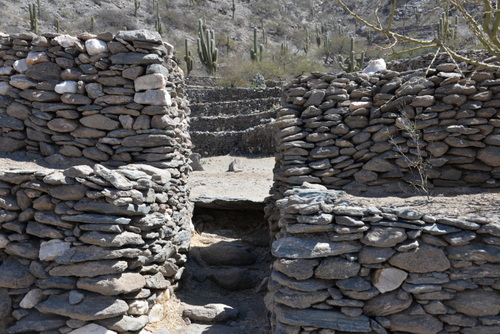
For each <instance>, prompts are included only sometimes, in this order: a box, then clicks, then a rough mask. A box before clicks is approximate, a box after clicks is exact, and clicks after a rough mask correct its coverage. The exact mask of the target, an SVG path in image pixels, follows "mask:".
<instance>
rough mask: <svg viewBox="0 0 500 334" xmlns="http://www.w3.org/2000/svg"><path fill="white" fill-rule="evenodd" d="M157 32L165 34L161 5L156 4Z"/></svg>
mask: <svg viewBox="0 0 500 334" xmlns="http://www.w3.org/2000/svg"><path fill="white" fill-rule="evenodd" d="M155 29H156V31H157V32H158V33H159V34H160V35H162V34H163V25H162V24H161V16H160V3H159V2H156V22H155Z"/></svg>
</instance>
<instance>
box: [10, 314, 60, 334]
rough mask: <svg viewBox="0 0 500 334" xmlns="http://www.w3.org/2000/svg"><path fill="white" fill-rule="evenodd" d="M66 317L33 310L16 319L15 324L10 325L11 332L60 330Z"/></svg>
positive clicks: (13, 333) (12, 333)
mask: <svg viewBox="0 0 500 334" xmlns="http://www.w3.org/2000/svg"><path fill="white" fill-rule="evenodd" d="M65 324H66V318H64V317H60V316H57V315H53V314H42V313H39V312H37V311H31V312H29V314H28V315H27V316H25V317H23V318H21V319H19V320H17V321H16V323H15V325H14V326H11V327H9V329H8V333H9V334H16V333H32V332H37V333H39V332H45V331H47V332H48V331H51V330H58V329H59V328H62V327H64V326H65Z"/></svg>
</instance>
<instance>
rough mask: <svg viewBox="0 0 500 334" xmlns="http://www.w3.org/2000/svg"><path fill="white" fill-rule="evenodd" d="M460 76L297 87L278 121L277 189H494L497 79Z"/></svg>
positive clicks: (498, 142) (451, 69)
mask: <svg viewBox="0 0 500 334" xmlns="http://www.w3.org/2000/svg"><path fill="white" fill-rule="evenodd" d="M463 74H464V73H463V72H460V71H458V70H457V69H456V66H455V65H454V64H453V63H444V64H440V65H438V66H437V67H436V68H435V69H429V71H428V72H427V73H426V72H425V71H411V72H396V71H384V72H382V73H376V74H373V75H369V74H366V73H347V74H346V73H340V74H321V73H315V74H314V75H311V76H309V77H305V76H303V77H300V78H297V79H295V80H293V81H292V82H290V83H289V84H288V85H287V86H286V87H285V96H284V104H283V107H282V108H281V110H280V111H278V115H277V120H276V123H275V127H277V129H278V130H277V133H276V136H275V137H276V150H277V155H276V159H277V164H276V169H275V180H276V183H275V188H276V189H278V190H279V192H280V193H282V192H283V191H284V190H285V189H287V187H290V186H293V185H300V184H302V182H304V181H307V182H311V183H321V184H323V185H326V186H327V187H330V188H335V189H344V190H347V191H350V192H357V193H363V192H366V191H372V192H379V193H401V192H411V191H412V186H410V185H411V184H413V185H416V186H424V188H427V189H432V188H433V187H460V186H477V187H498V186H499V183H500V112H499V110H500V109H499V107H500V75H499V73H496V72H494V73H493V72H486V71H480V70H478V71H476V70H470V71H469V72H465V77H464V76H463ZM419 169H420V170H423V171H424V173H423V174H425V175H424V176H425V177H426V179H427V182H425V181H424V182H423V181H422V180H421V178H420V173H418V171H419Z"/></svg>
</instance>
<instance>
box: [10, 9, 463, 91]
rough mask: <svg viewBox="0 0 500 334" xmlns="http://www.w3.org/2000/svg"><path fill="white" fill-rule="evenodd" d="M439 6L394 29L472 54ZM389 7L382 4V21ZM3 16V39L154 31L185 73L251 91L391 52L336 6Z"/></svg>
mask: <svg viewBox="0 0 500 334" xmlns="http://www.w3.org/2000/svg"><path fill="white" fill-rule="evenodd" d="M438 2H439V1H435V0H432V1H431V0H417V1H411V0H409V1H406V2H404V4H403V5H401V6H400V7H398V10H397V11H396V13H395V16H394V26H395V27H396V29H398V31H401V32H403V33H409V32H411V33H412V34H414V35H417V36H419V37H427V38H433V36H439V34H444V33H445V34H449V36H450V38H452V39H453V40H456V41H454V42H453V43H455V44H456V45H464V44H465V45H467V44H469V45H471V46H473V44H471V43H470V37H471V36H468V35H467V32H466V31H465V30H464V29H461V27H460V26H461V24H462V25H463V23H462V22H458V21H456V22H455V21H453V20H450V22H451V23H450V25H449V26H448V25H447V26H446V27H445V26H440V23H439V21H440V15H442V11H439V10H437V9H436V8H437V7H436V6H437V3H438ZM350 3H352V5H351V7H352V8H351V7H350V8H351V9H353V10H355V11H357V12H359V13H362V14H364V15H366V16H370V15H371V13H372V12H373V11H374V9H375V8H376V6H377V5H379V2H372V1H368V0H365V1H350ZM391 3H392V1H390V0H386V1H382V5H381V13H379V14H380V15H381V16H382V17H384V15H385V16H387V15H388V13H389V10H390V8H391ZM0 12H1V13H2V20H1V21H0V32H4V33H9V34H12V33H19V32H26V31H37V32H38V33H40V34H43V33H57V32H58V33H61V34H70V35H77V34H79V33H82V32H89V33H98V32H106V31H110V32H113V33H115V32H117V31H119V30H133V29H151V30H156V31H158V32H160V33H161V34H162V36H163V38H164V40H165V41H167V42H169V43H171V44H173V45H174V46H175V48H176V50H177V51H176V52H177V58H178V59H179V60H181V61H182V62H183V65H182V66H183V69H184V71H185V72H189V73H190V74H192V75H206V74H209V75H215V74H217V76H219V77H222V78H223V80H221V84H223V85H227V86H246V85H250V82H251V77H252V76H253V75H255V74H256V73H262V74H264V75H265V77H266V79H283V78H287V77H290V76H295V75H299V74H301V73H307V72H311V71H323V70H327V71H337V70H347V71H353V70H357V69H359V68H360V67H363V63H365V62H366V61H368V60H370V59H374V58H379V57H385V58H386V59H387V54H388V53H390V52H393V51H394V50H391V49H389V50H388V49H384V48H382V47H380V46H378V44H384V42H386V41H385V40H384V36H383V35H377V34H375V33H373V31H371V30H369V29H367V28H366V27H364V26H363V25H361V24H360V23H359V22H357V21H356V20H355V19H354V18H352V17H351V16H350V15H348V14H347V13H346V11H345V10H344V9H342V8H341V7H340V6H339V5H338V3H337V1H320V0H304V1H292V0H269V1H250V0H65V1H62V0H18V1H13V0H7V1H2V2H0ZM200 20H201V22H202V24H201V26H200ZM451 24H453V26H451ZM200 29H201V31H200ZM445 29H446V32H443V31H444V30H445ZM200 33H201V34H200ZM207 34H208V35H207ZM200 37H201V38H200ZM198 39H201V40H203V39H205V42H206V43H208V44H210V43H211V45H209V47H210V50H208V49H204V45H201V46H198V45H197V44H198V41H197V40H198ZM212 41H213V42H212ZM402 48H403V49H404V48H405V46H403V47H402ZM198 50H200V51H198ZM427 51H428V50H426V52H427ZM208 53H210V55H209V54H208ZM415 54H416V53H415V52H413V53H407V54H403V55H400V56H398V57H409V56H414V55H415ZM215 56H216V59H215V58H214V57H215ZM214 60H215V61H216V63H215V62H214ZM210 62H212V64H210ZM188 65H189V68H188Z"/></svg>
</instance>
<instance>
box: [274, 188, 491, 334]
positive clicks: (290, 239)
mask: <svg viewBox="0 0 500 334" xmlns="http://www.w3.org/2000/svg"><path fill="white" fill-rule="evenodd" d="M338 196H339V193H338V192H337V191H334V190H327V189H326V188H325V187H323V186H320V185H313V186H311V185H310V186H302V187H295V188H293V189H291V190H288V191H286V192H285V194H284V198H283V199H281V200H278V201H277V202H276V205H277V207H278V208H279V211H280V217H281V218H280V221H279V227H280V231H279V233H278V234H277V240H276V241H275V242H274V243H273V245H272V254H273V256H274V257H275V258H276V260H275V262H274V264H273V272H272V275H271V279H270V283H269V291H270V292H269V294H268V296H267V303H268V308H269V309H270V310H271V312H272V316H273V319H272V322H273V327H274V328H273V333H283V334H285V333H286V334H299V333H304V334H305V333H378V334H385V333H416V334H435V333H443V334H444V333H464V334H478V333H484V334H486V333H498V332H500V325H499V321H498V320H499V313H500V292H499V290H500V281H499V277H500V267H499V266H498V263H499V262H500V221H499V220H498V217H497V218H496V219H494V218H491V219H487V218H482V217H477V218H471V219H467V220H462V219H455V218H448V217H436V216H432V215H428V214H422V213H418V212H416V211H412V210H397V209H394V208H384V207H382V208H375V207H360V206H354V205H351V204H350V203H349V202H346V201H345V200H340V199H339V198H337V197H338Z"/></svg>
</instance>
